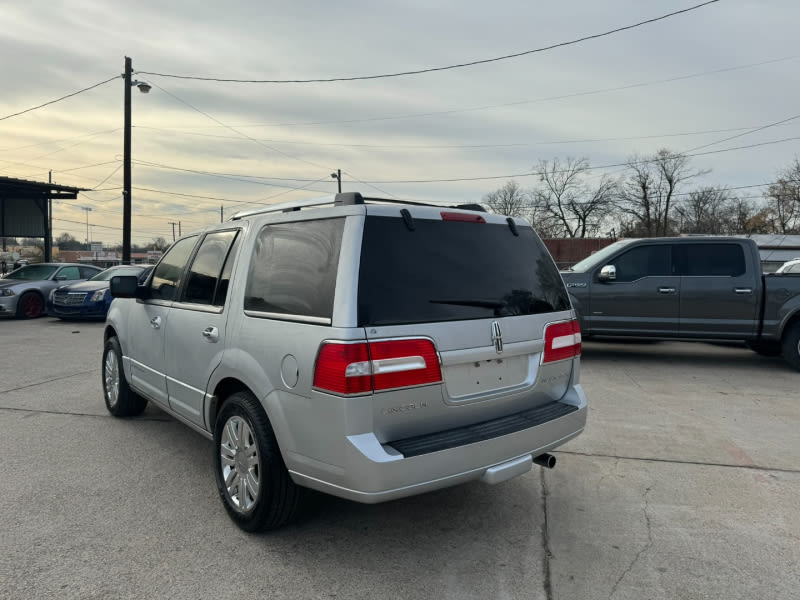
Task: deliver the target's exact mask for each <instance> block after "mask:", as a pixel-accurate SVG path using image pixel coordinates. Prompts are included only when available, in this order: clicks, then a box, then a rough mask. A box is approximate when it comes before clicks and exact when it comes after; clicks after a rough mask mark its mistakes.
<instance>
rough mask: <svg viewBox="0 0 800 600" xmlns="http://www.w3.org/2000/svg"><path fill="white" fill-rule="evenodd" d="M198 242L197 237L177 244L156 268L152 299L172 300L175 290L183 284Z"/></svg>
mask: <svg viewBox="0 0 800 600" xmlns="http://www.w3.org/2000/svg"><path fill="white" fill-rule="evenodd" d="M196 241H197V237H196V236H192V237H189V238H184V239H182V240H178V241H177V242H175V243H174V244H173V245H172V247H170V249H169V250H168V251H167V253H166V254H165V255H164V257H163V258H162V259H161V262H160V263H158V266H156V268H155V272H154V273H153V280H152V282H151V283H150V289H151V298H153V299H156V300H172V299H173V298H174V297H175V290H176V289H177V288H178V286H179V285H180V284H181V277H183V271H184V269H185V268H186V263H187V262H189V255H190V254H191V253H192V248H194V244H195V242H196Z"/></svg>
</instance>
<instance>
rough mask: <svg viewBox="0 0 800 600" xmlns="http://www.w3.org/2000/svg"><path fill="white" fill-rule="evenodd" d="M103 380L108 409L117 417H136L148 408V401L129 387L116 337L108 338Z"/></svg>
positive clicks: (104, 355) (104, 354) (104, 353)
mask: <svg viewBox="0 0 800 600" xmlns="http://www.w3.org/2000/svg"><path fill="white" fill-rule="evenodd" d="M102 380H103V399H104V400H105V401H106V408H107V409H108V412H110V413H111V414H112V415H114V416H115V417H135V416H136V415H140V414H142V412H144V409H145V408H147V399H146V398H142V397H141V396H140V395H139V394H137V393H135V392H134V391H133V390H131V388H130V387H129V386H128V380H127V379H125V371H124V370H123V369H122V348H121V347H120V345H119V340H118V339H117V338H116V337H110V338H108V339H107V340H106V345H105V348H104V349H103V371H102Z"/></svg>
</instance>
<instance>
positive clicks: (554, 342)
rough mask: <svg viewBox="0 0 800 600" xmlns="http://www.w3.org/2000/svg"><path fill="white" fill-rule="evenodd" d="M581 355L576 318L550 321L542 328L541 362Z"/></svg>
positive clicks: (579, 331) (579, 335) (579, 333)
mask: <svg viewBox="0 0 800 600" xmlns="http://www.w3.org/2000/svg"><path fill="white" fill-rule="evenodd" d="M580 355H581V328H580V325H579V324H578V321H577V319H576V320H573V321H565V322H563V323H551V324H550V325H548V326H547V329H545V330H544V356H543V357H542V362H543V363H549V362H555V361H557V360H565V359H567V358H574V357H576V356H580Z"/></svg>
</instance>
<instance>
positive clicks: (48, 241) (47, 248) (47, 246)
mask: <svg viewBox="0 0 800 600" xmlns="http://www.w3.org/2000/svg"><path fill="white" fill-rule="evenodd" d="M47 183H50V184H52V183H53V171H52V170H50V173H49V175H48V176H47ZM52 193H53V191H52V189H50V190H47V231H46V232H45V233H46V234H47V237H46V238H45V240H44V261H45V262H50V261H51V260H53V197H52V195H51V194H52Z"/></svg>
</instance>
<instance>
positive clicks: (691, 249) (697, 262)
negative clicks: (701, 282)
mask: <svg viewBox="0 0 800 600" xmlns="http://www.w3.org/2000/svg"><path fill="white" fill-rule="evenodd" d="M678 251H679V252H681V251H683V252H685V257H684V256H682V257H681V259H680V262H682V263H683V268H682V269H681V271H682V274H683V275H686V276H687V277H739V276H740V275H743V274H744V272H745V270H746V267H745V261H744V250H743V249H742V247H741V246H740V245H738V244H686V245H684V246H679V247H678ZM683 252H681V253H683Z"/></svg>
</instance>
